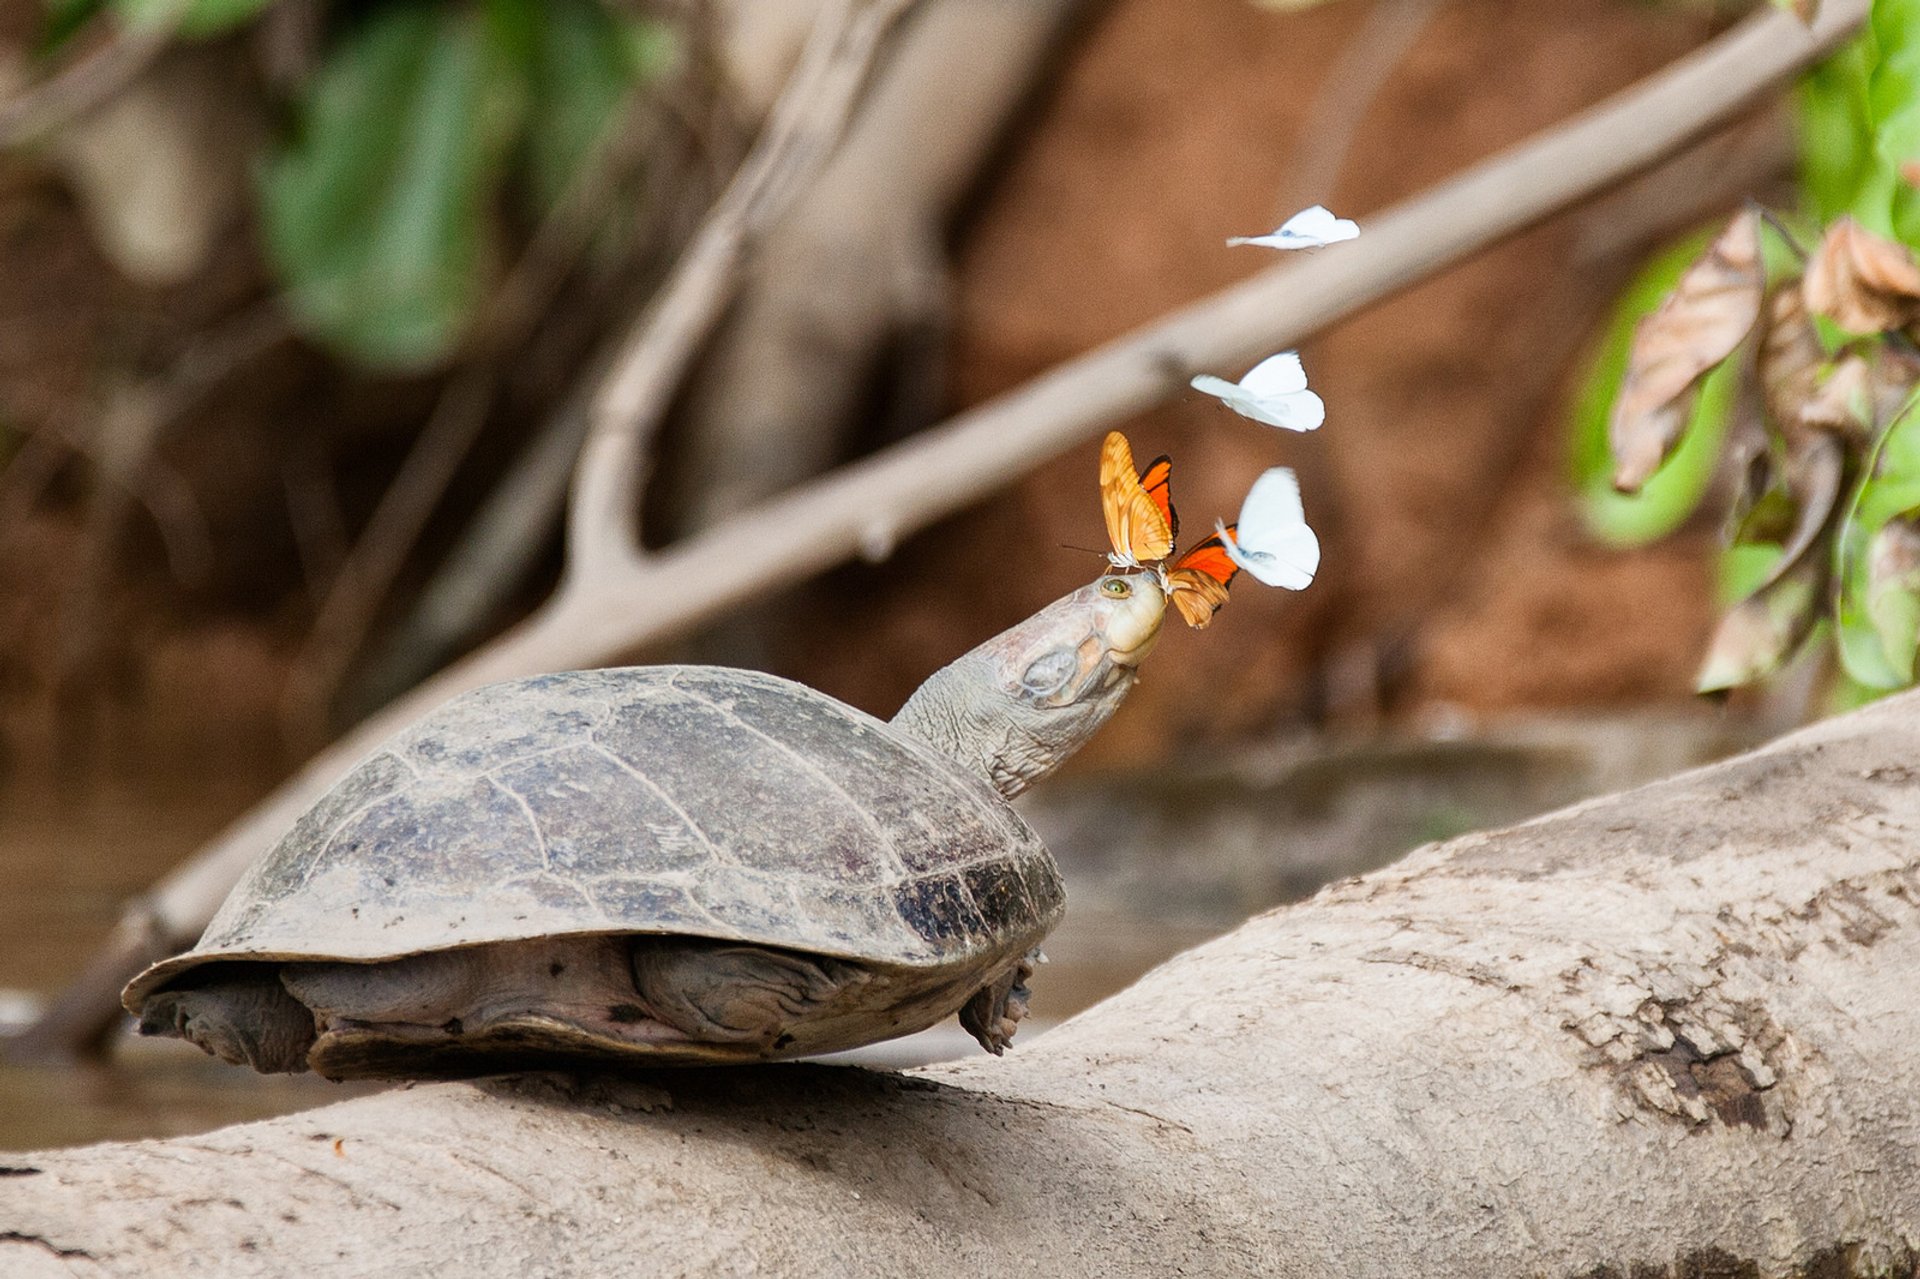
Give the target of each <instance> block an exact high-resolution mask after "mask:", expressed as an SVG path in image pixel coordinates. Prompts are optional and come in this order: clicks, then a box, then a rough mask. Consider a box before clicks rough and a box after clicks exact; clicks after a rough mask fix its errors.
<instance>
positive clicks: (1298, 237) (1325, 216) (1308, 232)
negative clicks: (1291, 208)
mask: <svg viewBox="0 0 1920 1279" xmlns="http://www.w3.org/2000/svg"><path fill="white" fill-rule="evenodd" d="M1275 234H1276V235H1284V236H1290V237H1291V238H1292V239H1293V241H1294V242H1295V243H1296V244H1298V245H1299V246H1300V247H1302V248H1308V247H1312V248H1318V247H1320V246H1321V245H1324V244H1337V243H1338V242H1340V241H1341V240H1351V239H1353V238H1354V237H1355V236H1357V235H1359V234H1360V228H1359V226H1358V225H1357V224H1356V223H1354V222H1353V221H1352V220H1351V219H1349V218H1336V217H1334V216H1333V214H1332V213H1330V212H1329V211H1328V210H1327V207H1326V206H1325V205H1324V204H1316V205H1314V206H1313V207H1311V208H1307V209H1302V210H1300V212H1298V213H1296V214H1294V215H1293V216H1292V217H1290V218H1288V219H1287V220H1286V222H1285V224H1283V225H1282V226H1281V228H1280V229H1279V231H1277V232H1275Z"/></svg>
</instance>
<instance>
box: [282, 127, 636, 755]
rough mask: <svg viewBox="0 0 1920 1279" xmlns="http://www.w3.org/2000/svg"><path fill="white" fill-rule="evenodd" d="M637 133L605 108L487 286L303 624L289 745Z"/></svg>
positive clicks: (370, 610)
mask: <svg viewBox="0 0 1920 1279" xmlns="http://www.w3.org/2000/svg"><path fill="white" fill-rule="evenodd" d="M634 100H635V101H637V100H638V98H637V95H636V96H635V99H634ZM644 136H645V130H643V129H642V128H640V127H639V122H638V121H637V120H636V119H634V118H633V110H632V106H631V104H629V106H628V107H626V108H623V109H621V110H619V111H616V112H613V113H611V114H610V115H609V117H608V120H607V123H606V124H605V125H604V126H603V127H602V129H601V132H600V136H599V137H597V138H596V139H595V140H594V142H593V144H592V146H591V148H590V149H589V154H588V156H587V157H586V159H585V160H584V161H583V162H582V164H581V166H580V168H579V170H578V171H577V172H576V173H575V174H574V176H573V178H572V180H571V181H570V182H569V183H568V184H567V187H566V189H565V190H564V191H562V192H561V194H560V197H559V198H558V199H557V200H556V201H555V202H554V204H553V207H552V208H551V209H550V210H548V212H547V214H546V216H545V217H544V218H542V219H541V221H540V225H539V226H538V227H536V228H535V229H534V233H533V236H532V238H531V239H530V240H529V242H528V244H527V248H526V250H525V251H524V252H523V253H522V254H521V255H520V260H519V261H518V262H516V263H515V264H514V268H513V270H512V271H511V272H510V273H509V274H508V276H507V278H506V280H505V281H503V282H502V283H501V285H500V287H499V288H498V289H496V290H495V291H494V294H493V297H492V298H491V299H490V300H489V302H488V304H487V306H486V307H485V309H484V311H483V313H482V319H481V322H480V325H479V327H478V329H477V331H476V332H475V333H474V335H473V336H472V338H471V339H470V341H469V343H468V351H467V353H466V362H465V364H464V365H463V367H462V368H461V369H460V370H459V371H458V372H457V373H455V374H454V375H453V377H452V378H451V379H450V380H449V381H448V383H447V384H446V386H445V387H444V388H442V390H441V393H440V397H439V399H438V401H437V402H436V403H435V406H434V409H433V412H432V413H431V414H430V415H429V416H428V419H427V423H426V426H425V427H424V428H423V429H422V430H421V432H420V435H419V437H418V438H417V439H415V440H414V442H413V445H412V447H411V448H409V449H408V451H407V456H406V458H405V460H404V461H402V463H401V466H400V471H399V473H398V474H397V475H395V476H394V479H393V482H392V484H390V485H389V486H388V488H387V490H386V492H385V493H384V494H382V495H381V498H380V502H379V504H378V505H377V506H376V507H375V508H374V512H373V516H372V518H371V519H369V520H368V522H367V526H366V528H365V529H364V530H363V531H362V533H361V535H360V537H359V539H358V540H357V541H356V542H355V543H354V545H353V547H352V549H351V550H350V551H349V552H348V553H347V556H346V558H345V560H344V561H342V563H341V565H340V571H339V573H338V575H337V576H336V577H335V578H334V581H333V585H332V586H331V588H330V589H329V590H328V591H327V594H326V596H325V598H324V600H323V601H322V602H321V605H320V608H319V611H318V612H317V614H316V615H315V617H314V622H313V625H312V627H311V628H309V630H308V633H307V638H306V641H305V642H304V644H303V645H302V646H301V652H300V657H299V659H298V660H297V661H296V662H295V664H294V669H295V670H296V671H297V672H298V675H297V677H296V678H295V679H294V680H292V681H291V682H290V683H289V685H288V688H287V691H286V694H285V696H284V697H283V699H282V708H281V709H282V721H283V723H284V725H285V728H286V730H287V732H288V735H289V736H290V737H291V738H292V739H293V740H296V741H299V740H310V741H325V740H326V718H327V714H326V712H327V707H328V706H329V705H330V704H331V703H332V702H333V700H334V697H335V695H336V694H337V693H338V691H339V688H340V683H341V680H342V679H343V678H344V677H345V675H346V672H347V670H348V668H349V667H350V666H351V665H352V664H353V661H354V659H355V658H356V657H358V656H359V654H360V651H361V648H362V646H363V644H364V643H365V640H366V636H367V632H368V631H369V630H370V629H371V628H372V626H373V622H374V619H375V617H376V616H377V615H378V614H379V611H380V608H381V606H382V605H383V604H384V603H385V601H386V599H387V596H388V594H389V592H391V590H392V589H393V583H394V582H395V581H396V580H397V579H398V577H399V575H400V571H401V569H403V568H404V567H405V565H406V561H407V557H408V556H409V555H410V554H411V553H412V551H413V548H414V546H415V545H416V544H417V543H418V541H419V539H420V535H421V533H422V532H423V531H424V530H425V528H426V525H427V521H428V520H429V519H430V518H431V517H432V515H433V512H434V511H435V510H436V509H438V508H439V505H440V502H441V499H442V498H443V497H444V496H445V495H446V491H447V486H448V485H449V484H450V483H452V481H453V477H454V474H455V473H456V472H457V471H458V470H459V467H460V464H461V462H463V461H464V460H465V459H466V457H467V455H468V453H470V452H471V451H472V449H473V445H474V442H475V441H476V440H477V439H478V438H479V436H480V431H481V428H482V427H484V426H485V425H486V420H487V412H488V410H489V408H490V407H491V406H492V403H493V397H494V388H495V384H496V375H495V373H494V368H495V365H496V364H497V363H498V362H499V361H500V360H502V359H503V358H505V357H506V356H507V354H508V353H509V352H511V351H513V350H515V349H517V348H519V347H521V346H522V345H524V344H525V343H526V342H527V341H528V340H529V339H530V338H531V336H532V335H533V332H534V330H535V329H536V328H537V327H538V325H539V323H540V320H541V318H542V317H543V316H544V315H545V314H546V311H547V308H548V306H549V305H550V304H551V302H552V300H553V296H554V294H555V293H556V292H557V291H558V290H559V288H560V285H561V284H562V282H564V281H565V279H566V278H567V276H568V275H570V274H571V273H572V271H573V269H574V267H575V266H576V265H577V264H578V263H579V260H580V257H581V255H582V254H583V253H585V252H586V249H587V247H588V246H589V245H590V244H591V243H592V241H593V236H594V233H595V232H596V231H597V230H598V229H599V227H600V225H601V214H603V213H604V212H605V211H606V206H607V203H608V201H609V198H610V197H611V195H612V193H613V191H614V190H615V189H616V188H617V187H618V185H619V183H620V181H621V180H622V179H623V178H624V177H625V176H627V175H628V174H630V173H631V172H632V171H633V170H634V169H635V168H636V167H637V165H638V162H639V159H640V156H641V154H642V152H643V147H642V146H641V145H640V143H639V142H638V141H637V139H639V138H642V137H644Z"/></svg>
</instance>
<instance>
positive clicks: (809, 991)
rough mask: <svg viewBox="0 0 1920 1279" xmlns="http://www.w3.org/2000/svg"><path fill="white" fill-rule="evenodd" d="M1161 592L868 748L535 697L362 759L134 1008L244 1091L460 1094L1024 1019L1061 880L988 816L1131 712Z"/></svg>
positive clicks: (974, 669)
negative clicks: (415, 1084) (315, 1079)
mask: <svg viewBox="0 0 1920 1279" xmlns="http://www.w3.org/2000/svg"><path fill="white" fill-rule="evenodd" d="M1166 604H1167V600H1166V593H1165V590H1164V588H1163V587H1162V585H1161V583H1160V581H1159V579H1158V578H1157V577H1156V576H1155V575H1154V574H1151V573H1141V572H1138V571H1132V570H1127V569H1121V568H1116V569H1112V570H1109V571H1107V572H1104V573H1103V574H1102V575H1101V576H1100V577H1099V578H1097V579H1096V580H1094V581H1093V582H1091V583H1088V584H1087V585H1084V586H1082V587H1080V588H1079V589H1077V590H1075V591H1073V592H1071V593H1069V594H1068V595H1066V596H1064V597H1062V598H1060V599H1058V600H1056V601H1055V602H1053V603H1052V604H1050V605H1048V606H1047V607H1046V608H1043V609H1042V610H1040V611H1039V612H1038V613H1036V614H1034V615H1033V616H1032V617H1030V618H1028V619H1027V620H1026V621H1024V622H1021V623H1020V624H1018V625H1016V626H1014V627H1013V628H1011V629H1010V630H1007V631H1005V632H1003V633H1001V634H1000V635H997V636H995V637H994V638H992V639H990V640H988V641H986V642H985V643H983V644H981V645H980V646H979V647H977V648H975V649H973V650H972V651H970V652H968V653H966V654H964V655H962V656H961V657H959V658H958V659H956V660H955V661H953V662H952V663H951V664H949V665H947V666H946V667H943V668H942V669H941V670H939V671H938V672H936V673H935V674H934V675H933V676H931V677H930V678H929V679H928V680H927V681H926V682H925V683H924V684H922V685H921V686H920V687H919V688H918V689H917V690H916V691H915V692H914V693H913V694H912V696H911V697H909V698H908V699H907V701H906V703H905V704H904V705H903V706H902V707H901V708H900V710H899V712H898V713H897V714H896V715H895V716H894V717H893V718H892V720H890V721H882V720H880V719H877V718H875V717H872V716H870V715H867V714H865V713H863V712H861V711H859V710H856V709H854V708H853V707H851V706H848V705H846V704H844V703H842V702H840V701H837V700H835V699H834V698H831V697H829V696H827V695H826V694H824V693H821V692H818V691H816V690H814V689H811V688H808V687H806V686H805V685H802V684H799V683H795V682H793V681H790V680H787V679H782V678H779V677H777V676H773V675H769V674H763V673H759V672H753V671H747V670H739V669H731V668H726V667H713V666H691V665H685V666H636V667H625V668H613V669H599V670H581V671H569V672H561V673H554V674H545V675H538V676H534V677H531V678H525V679H518V680H512V681H508V682H505V683H497V684H491V685H487V686H484V687H481V688H477V689H475V690H473V691H471V692H467V693H465V694H463V695H461V696H458V697H455V698H454V699H452V700H451V701H449V702H447V703H445V704H443V705H442V706H441V707H440V708H439V709H437V710H435V711H433V712H431V713H429V714H428V715H426V716H425V717H424V718H422V719H421V720H419V721H417V722H416V723H414V724H413V725H412V726H411V727H409V728H407V729H405V730H403V731H401V732H400V733H399V734H398V735H396V736H395V737H394V738H392V739H391V740H389V741H387V742H386V743H385V744H384V745H383V746H381V747H380V748H379V749H377V750H375V751H374V752H373V753H372V754H370V755H369V756H367V757H366V758H365V759H364V760H362V761H361V762H360V763H359V764H357V765H356V766H355V767H354V768H352V769H351V770H350V771H349V772H348V773H347V774H346V776H344V777H343V778H341V779H340V780H339V781H338V782H337V783H336V784H335V785H334V786H333V787H332V788H331V789H330V790H329V791H327V793H326V794H325V795H324V796H323V797H322V798H320V799H319V800H318V801H317V802H316V803H315V804H314V805H313V806H312V807H311V808H310V809H309V810H308V811H307V812H306V813H305V814H304V815H303V816H302V817H301V818H300V819H299V820H298V821H297V822H296V823H295V824H294V826H293V827H292V829H291V830H290V831H289V832H288V833H287V834H286V835H285V836H284V837H283V838H282V839H281V840H280V841H279V842H278V843H277V844H276V845H275V846H274V847H273V848H271V849H270V850H269V851H268V852H267V853H266V854H265V855H264V856H263V857H262V858H261V859H260V860H259V861H258V862H256V863H255V864H254V866H253V867H252V868H251V869H250V870H249V871H248V873H247V875H246V876H245V877H244V878H243V879H242V880H241V881H240V882H239V883H238V884H237V885H236V886H235V887H234V889H233V891H232V893H231V894H230V895H229V896H228V897H227V899H226V901H225V902H224V904H223V905H222V906H221V908H220V910H219V912H218V913H217V914H216V915H215V917H214V918H213V920H212V922H211V923H210V924H209V925H208V927H207V929H206V931H205V933H204V934H203V935H202V937H201V939H200V941H199V943H198V944H197V945H196V946H195V947H194V948H193V949H192V950H191V951H188V952H186V953H184V954H181V955H178V956H176V957H173V958H170V959H166V960H163V961H162V962H160V963H157V964H154V965H153V966H151V967H150V968H148V969H147V970H146V971H145V972H143V973H141V974H140V975H139V976H138V977H136V978H135V979H134V980H133V981H132V982H131V983H129V984H128V986H127V987H126V990H125V991H124V993H123V996H122V1002H123V1003H124V1004H125V1006H126V1008H127V1010H128V1011H129V1012H131V1013H132V1014H134V1016H135V1017H136V1018H137V1020H138V1027H139V1030H140V1031H141V1033H143V1034H148V1035H170V1036H177V1037H180V1038H183V1039H186V1040H189V1041H191V1042H193V1043H195V1044H197V1045H199V1046H200V1047H201V1048H203V1049H205V1050H206V1051H207V1052H209V1053H211V1054H213V1055H214V1056H217V1057H219V1058H221V1059H223V1060H225V1061H228V1062H231V1063H233V1064H235V1065H246V1066H250V1067H252V1068H253V1069H255V1070H258V1071H261V1072H263V1073H278V1072H284V1073H295V1072H300V1071H303V1070H309V1069H310V1070H313V1071H315V1072H317V1073H318V1074H320V1075H323V1076H326V1077H329V1078H333V1079H349V1078H456V1077H467V1076H474V1075H483V1074H492V1073H499V1072H500V1071H504V1070H514V1069H527V1068H551V1067H554V1066H556V1065H564V1064H568V1063H584V1064H598V1065H601V1066H606V1065H609V1064H611V1065H615V1066H618V1065H622V1064H624V1065H629V1066H653V1065H660V1066H669V1065H698V1064H727V1063H741V1062H751V1061H763V1060H774V1059H780V1058H787V1057H797V1056H803V1055H813V1054H822V1053H829V1052H834V1051H840V1050H845V1049H850V1048H855V1047H859V1046H862V1045H865V1044H869V1043H873V1042H876V1041H879V1040H882V1039H888V1038H892V1037H895V1036H899V1035H905V1034H909V1033H912V1032H914V1031H917V1030H921V1029H924V1028H926V1027H928V1026H931V1025H933V1024H935V1023H936V1022H938V1021H940V1020H942V1019H944V1018H945V1017H947V1016H949V1015H951V1014H953V1013H955V1012H958V1013H959V1017H960V1021H961V1024H962V1025H963V1026H965V1027H966V1029H967V1030H969V1031H970V1032H971V1033H972V1034H973V1035H974V1037H975V1038H976V1039H977V1040H978V1041H979V1042H980V1044H981V1046H982V1047H984V1048H985V1049H987V1050H988V1051H990V1052H993V1053H996V1054H997V1053H1000V1052H1002V1051H1004V1050H1005V1048H1006V1047H1007V1045H1008V1042H1009V1041H1010V1040H1011V1038H1012V1037H1013V1033H1014V1030H1015V1027H1016V1026H1017V1025H1018V1023H1019V1021H1020V1019H1021V1018H1022V1017H1023V1016H1024V1015H1025V1012H1026V1005H1027V997H1028V991H1027V987H1026V983H1027V980H1028V979H1029V977H1030V976H1031V975H1032V972H1033V965H1034V963H1035V962H1036V960H1037V958H1038V947H1039V944H1040V941H1041V939H1042V938H1043V937H1045V936H1046V934H1047V933H1048V931H1049V930H1050V929H1052V928H1053V927H1054V925H1055V924H1056V923H1058V922H1059V920H1060V918H1061V915H1062V913H1063V910H1064V907H1065V896H1064V890H1063V887H1062V884H1061V880H1060V874H1059V870H1058V868H1057V866H1056V865H1055V864H1054V861H1053V858H1052V855H1051V854H1050V853H1049V852H1048V851H1047V849H1046V846H1045V845H1044V844H1043V843H1042V842H1041V840H1040V838H1039V837H1038V836H1037V835H1036V834H1035V833H1034V832H1033V830H1032V829H1031V828H1030V827H1029V826H1028V825H1027V823H1026V822H1025V821H1024V820H1023V819H1022V818H1021V817H1020V816H1019V814H1018V813H1016V812H1015V811H1014V809H1013V808H1012V807H1011V806H1010V805H1009V803H1008V801H1009V800H1011V799H1012V798H1013V797H1014V796H1016V795H1018V794H1019V793H1020V792H1021V791H1023V790H1024V789H1026V787H1027V786H1029V785H1030V784H1032V783H1033V782H1034V781H1036V780H1038V779H1039V778H1041V777H1044V776H1045V775H1047V774H1048V773H1050V772H1052V771H1053V770H1054V769H1055V768H1056V767H1058V766H1059V764H1060V763H1061V762H1062V761H1063V760H1065V759H1066V758H1067V756H1069V755H1071V754H1072V753H1073V752H1074V751H1075V750H1077V749H1078V748H1079V747H1080V745H1081V744H1083V743H1084V742H1085V741H1086V740H1087V739H1088V737H1090V736H1091V735H1092V734H1093V732H1094V731H1095V730H1096V729H1098V728H1099V726H1100V725H1101V724H1102V723H1104V722H1105V721H1106V719H1107V718H1108V716H1110V715H1111V714H1112V713H1113V711H1114V710H1115V709H1116V708H1117V707H1118V706H1119V704H1120V702H1121V701H1122V699H1123V698H1124V697H1125V696H1126V694H1127V692H1128V691H1129V690H1130V689H1131V688H1132V686H1133V684H1134V682H1135V680H1136V679H1137V677H1138V666H1139V663H1140V662H1141V660H1142V659H1143V658H1145V657H1146V656H1147V654H1148V653H1149V652H1150V651H1151V650H1152V649H1153V647H1154V644H1155V642H1156V640H1157V638H1158V636H1159V632H1160V624H1161V621H1162V619H1163V617H1164V615H1165V613H1166Z"/></svg>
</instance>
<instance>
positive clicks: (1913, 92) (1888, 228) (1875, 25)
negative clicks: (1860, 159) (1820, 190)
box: [1858, 0, 1920, 245]
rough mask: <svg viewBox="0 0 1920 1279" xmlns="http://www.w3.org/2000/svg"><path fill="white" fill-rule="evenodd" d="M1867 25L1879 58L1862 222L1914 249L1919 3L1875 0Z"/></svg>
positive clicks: (1919, 132) (1918, 203) (1919, 216)
mask: <svg viewBox="0 0 1920 1279" xmlns="http://www.w3.org/2000/svg"><path fill="white" fill-rule="evenodd" d="M1868 23H1869V26H1870V28H1871V31H1872V35H1873V43H1874V50H1875V55H1876V56H1875V59H1874V66H1873V72H1872V75H1871V76H1870V77H1869V79H1868V83H1867V108H1868V111H1869V113H1870V117H1871V120H1872V133H1871V135H1870V136H1871V138H1872V140H1873V164H1872V167H1871V170H1870V172H1869V174H1868V176H1867V179H1866V182H1865V183H1864V184H1863V186H1862V189H1861V193H1860V206H1861V207H1860V209H1859V212H1858V216H1859V217H1860V220H1861V222H1862V223H1863V224H1864V225H1865V226H1866V227H1867V228H1868V229H1869V230H1873V231H1879V232H1881V233H1882V234H1885V235H1893V236H1896V237H1898V238H1899V239H1901V240H1903V241H1905V242H1906V243H1908V244H1910V245H1911V244H1915V243H1917V242H1920V191H1915V190H1914V186H1913V184H1912V183H1911V182H1910V181H1908V180H1907V179H1906V177H1905V176H1904V174H1903V169H1904V167H1905V166H1906V165H1907V164H1909V163H1910V162H1912V161H1915V160H1920V0H1876V3H1875V4H1874V5H1873V6H1872V10H1871V14H1870V16H1869V18H1868ZM1883 201H1884V204H1883Z"/></svg>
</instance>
